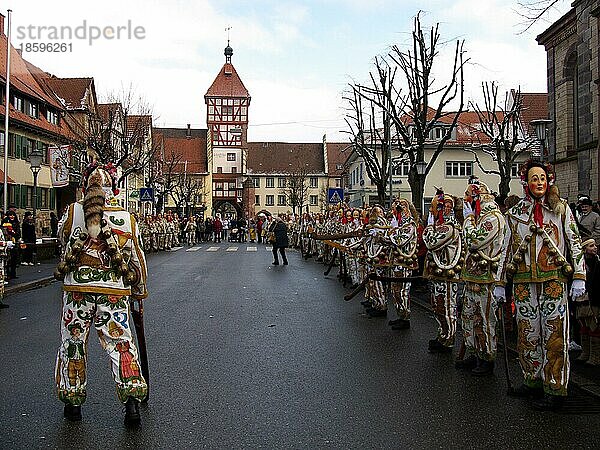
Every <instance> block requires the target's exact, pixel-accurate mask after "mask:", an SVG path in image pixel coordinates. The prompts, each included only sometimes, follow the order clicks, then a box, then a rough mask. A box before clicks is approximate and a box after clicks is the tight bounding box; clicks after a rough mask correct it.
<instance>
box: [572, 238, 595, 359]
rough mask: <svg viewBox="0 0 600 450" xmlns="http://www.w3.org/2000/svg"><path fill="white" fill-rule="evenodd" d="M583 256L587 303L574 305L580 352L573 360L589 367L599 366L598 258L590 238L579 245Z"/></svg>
mask: <svg viewBox="0 0 600 450" xmlns="http://www.w3.org/2000/svg"><path fill="white" fill-rule="evenodd" d="M581 247H582V248H583V250H584V252H585V253H584V256H585V269H586V279H585V289H586V292H587V301H584V302H578V303H576V305H577V308H576V317H577V319H578V321H579V324H580V326H581V327H580V330H579V332H580V334H581V347H582V352H581V354H580V355H579V357H578V358H577V359H576V360H575V361H576V362H580V363H586V364H587V365H589V366H598V365H600V258H598V246H597V245H596V242H595V241H594V239H592V238H590V239H588V240H586V241H584V242H583V243H582V244H581Z"/></svg>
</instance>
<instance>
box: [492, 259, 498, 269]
mask: <svg viewBox="0 0 600 450" xmlns="http://www.w3.org/2000/svg"><path fill="white" fill-rule="evenodd" d="M492 270H493V271H496V270H498V263H497V262H496V261H494V262H493V263H492Z"/></svg>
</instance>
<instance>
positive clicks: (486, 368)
mask: <svg viewBox="0 0 600 450" xmlns="http://www.w3.org/2000/svg"><path fill="white" fill-rule="evenodd" d="M471 373H472V374H473V375H475V376H476V377H485V376H486V375H492V374H493V373H494V361H486V360H485V359H481V358H477V366H476V367H475V368H473V370H471Z"/></svg>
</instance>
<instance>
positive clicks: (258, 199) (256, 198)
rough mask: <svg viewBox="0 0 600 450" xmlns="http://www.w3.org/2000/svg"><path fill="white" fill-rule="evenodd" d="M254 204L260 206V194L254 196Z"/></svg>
mask: <svg viewBox="0 0 600 450" xmlns="http://www.w3.org/2000/svg"><path fill="white" fill-rule="evenodd" d="M254 205H256V206H260V195H255V196H254Z"/></svg>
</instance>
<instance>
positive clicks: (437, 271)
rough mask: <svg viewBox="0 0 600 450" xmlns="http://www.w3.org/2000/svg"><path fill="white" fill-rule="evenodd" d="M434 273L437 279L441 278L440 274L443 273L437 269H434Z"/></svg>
mask: <svg viewBox="0 0 600 450" xmlns="http://www.w3.org/2000/svg"><path fill="white" fill-rule="evenodd" d="M434 273H435V274H436V275H437V276H438V277H441V276H442V274H443V273H444V271H443V270H442V269H440V268H439V267H438V268H436V269H435V270H434Z"/></svg>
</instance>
